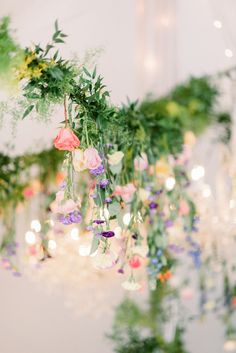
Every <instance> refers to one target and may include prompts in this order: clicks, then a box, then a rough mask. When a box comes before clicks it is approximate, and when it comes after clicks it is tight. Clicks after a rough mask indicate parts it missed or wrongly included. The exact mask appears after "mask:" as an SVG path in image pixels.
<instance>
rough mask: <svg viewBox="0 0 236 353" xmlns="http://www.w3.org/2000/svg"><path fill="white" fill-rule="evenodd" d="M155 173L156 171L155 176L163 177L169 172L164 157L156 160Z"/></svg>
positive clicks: (169, 169)
mask: <svg viewBox="0 0 236 353" xmlns="http://www.w3.org/2000/svg"><path fill="white" fill-rule="evenodd" d="M156 173H157V176H164V177H167V176H169V175H170V174H171V168H170V166H169V164H168V163H167V162H166V161H165V160H164V159H160V160H159V161H157V162H156Z"/></svg>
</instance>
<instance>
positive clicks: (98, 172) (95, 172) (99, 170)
mask: <svg viewBox="0 0 236 353" xmlns="http://www.w3.org/2000/svg"><path fill="white" fill-rule="evenodd" d="M104 172H105V169H104V166H103V165H102V164H101V165H100V166H99V167H98V168H96V169H92V170H90V173H91V174H92V175H94V176H98V175H101V174H103V173H104Z"/></svg>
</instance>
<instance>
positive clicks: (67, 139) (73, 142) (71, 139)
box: [53, 128, 80, 151]
mask: <svg viewBox="0 0 236 353" xmlns="http://www.w3.org/2000/svg"><path fill="white" fill-rule="evenodd" d="M53 143H54V146H55V147H56V148H57V149H58V150H62V151H74V149H75V148H76V147H79V145H80V140H79V139H78V137H77V136H76V135H75V134H74V133H73V131H72V130H70V129H68V128H63V129H60V131H59V133H58V135H57V137H56V138H55V139H54V140H53Z"/></svg>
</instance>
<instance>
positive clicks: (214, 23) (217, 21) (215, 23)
mask: <svg viewBox="0 0 236 353" xmlns="http://www.w3.org/2000/svg"><path fill="white" fill-rule="evenodd" d="M213 25H214V27H215V28H217V29H221V28H222V22H221V21H220V20H215V21H214V22H213Z"/></svg>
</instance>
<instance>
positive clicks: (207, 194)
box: [202, 186, 211, 198]
mask: <svg viewBox="0 0 236 353" xmlns="http://www.w3.org/2000/svg"><path fill="white" fill-rule="evenodd" d="M202 196H203V197H206V198H207V197H210V196H211V189H210V187H209V186H206V187H205V189H203V191H202Z"/></svg>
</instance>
